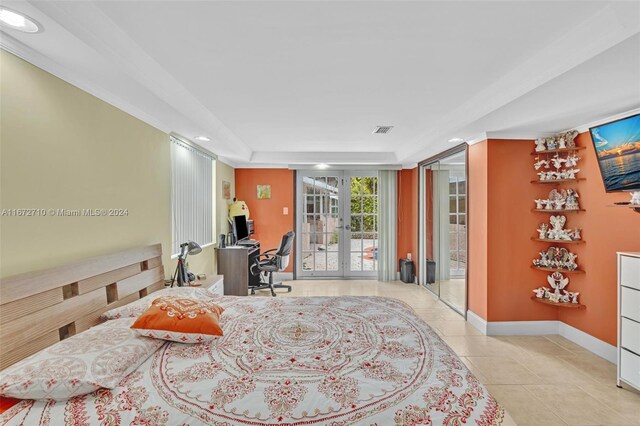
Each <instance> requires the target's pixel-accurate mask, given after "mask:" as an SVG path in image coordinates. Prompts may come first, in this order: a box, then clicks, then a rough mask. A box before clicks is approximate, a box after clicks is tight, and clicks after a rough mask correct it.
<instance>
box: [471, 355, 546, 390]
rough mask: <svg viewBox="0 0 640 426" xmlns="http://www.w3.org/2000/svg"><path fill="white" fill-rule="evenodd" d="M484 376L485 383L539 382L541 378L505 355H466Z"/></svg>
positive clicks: (516, 383)
mask: <svg viewBox="0 0 640 426" xmlns="http://www.w3.org/2000/svg"><path fill="white" fill-rule="evenodd" d="M466 358H467V359H468V360H469V362H471V363H472V364H473V365H474V366H475V367H476V368H477V370H478V371H479V372H480V373H481V374H482V376H484V377H485V378H486V381H485V382H483V383H485V384H495V385H518V384H519V385H521V384H540V383H542V381H541V379H540V378H539V377H538V376H536V375H535V374H533V373H532V372H531V371H529V370H527V369H526V368H525V367H524V366H523V365H522V364H520V363H519V362H517V361H515V360H514V359H512V358H507V357H491V356H487V357H473V356H470V357H466Z"/></svg>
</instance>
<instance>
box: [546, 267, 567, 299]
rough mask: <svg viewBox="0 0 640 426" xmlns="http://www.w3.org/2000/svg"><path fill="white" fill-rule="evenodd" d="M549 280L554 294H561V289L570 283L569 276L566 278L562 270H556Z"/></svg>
mask: <svg viewBox="0 0 640 426" xmlns="http://www.w3.org/2000/svg"><path fill="white" fill-rule="evenodd" d="M547 282H548V283H549V285H550V286H551V288H553V290H554V292H553V294H555V295H557V296H560V291H561V290H564V288H565V287H566V286H568V285H569V278H565V276H564V275H562V274H561V273H560V272H554V273H553V274H551V275H549V276H548V277H547Z"/></svg>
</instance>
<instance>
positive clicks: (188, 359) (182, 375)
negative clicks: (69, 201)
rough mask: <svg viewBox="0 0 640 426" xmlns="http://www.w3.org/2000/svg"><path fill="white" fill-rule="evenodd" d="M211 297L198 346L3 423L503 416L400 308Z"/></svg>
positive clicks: (339, 300)
mask: <svg viewBox="0 0 640 426" xmlns="http://www.w3.org/2000/svg"><path fill="white" fill-rule="evenodd" d="M144 288H146V287H144ZM145 296H146V294H145ZM148 297H153V295H151V296H148ZM211 297H212V298H215V301H216V303H218V304H219V305H221V306H222V307H223V308H224V309H225V312H224V314H223V315H222V316H221V322H220V325H221V326H222V329H223V331H224V336H222V337H220V338H218V339H216V340H214V341H212V342H209V343H201V344H182V343H174V342H167V343H165V344H163V345H162V346H161V347H159V349H158V350H157V351H155V352H154V353H153V354H152V355H151V356H150V357H149V358H148V359H147V360H146V361H145V362H144V363H143V364H142V365H140V367H138V368H137V370H135V371H134V372H133V373H131V374H130V375H128V376H127V377H126V378H125V379H124V380H122V382H120V383H119V384H118V385H117V386H116V387H115V388H113V389H110V390H107V389H100V390H98V391H95V392H93V393H89V394H87V395H82V396H77V397H74V398H71V399H68V400H62V401H32V400H22V401H20V402H19V403H17V404H15V405H14V406H12V407H11V408H9V409H8V410H7V411H5V412H4V413H3V414H1V415H0V424H7V425H33V424H43V425H59V424H68V425H199V424H207V425H216V426H230V425H356V424H357V425H379V426H382V425H427V424H433V425H439V424H446V425H460V424H475V425H494V424H500V423H501V421H502V418H503V415H504V412H503V410H502V408H501V407H500V406H499V405H498V404H497V402H496V400H495V399H494V398H493V397H492V396H491V395H490V394H489V393H488V391H487V390H486V388H485V387H484V386H483V385H482V384H480V383H479V382H478V380H477V379H476V378H475V377H474V376H473V374H471V372H470V371H469V370H468V369H467V368H466V366H465V365H464V364H463V363H462V362H461V361H460V359H459V358H458V357H457V356H456V355H455V354H454V353H453V351H452V350H451V349H450V348H449V347H448V346H447V345H446V344H445V343H444V342H443V341H442V340H441V339H440V338H439V337H438V335H437V334H436V333H435V332H434V331H433V330H432V329H431V328H430V327H429V326H428V325H427V324H426V323H424V322H423V321H422V320H421V319H420V318H418V317H417V316H416V315H415V314H414V312H413V311H412V309H411V308H410V307H409V306H407V305H406V304H404V303H403V302H400V301H398V300H395V299H389V298H381V297H300V298H266V297H265V298H262V297H234V296H217V295H211ZM104 309H105V307H102V308H100V309H99V310H104Z"/></svg>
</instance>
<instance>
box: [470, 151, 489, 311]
mask: <svg viewBox="0 0 640 426" xmlns="http://www.w3.org/2000/svg"><path fill="white" fill-rule="evenodd" d="M488 146H489V143H488V141H483V142H480V143H476V144H475V145H471V146H470V147H469V165H468V169H469V172H468V173H469V176H468V177H469V190H468V196H467V197H468V200H467V202H468V204H469V208H468V210H469V212H468V213H469V214H468V216H467V218H468V219H467V220H468V223H469V225H468V230H467V232H468V233H469V236H468V240H469V243H468V244H469V253H468V261H467V262H468V264H467V266H468V268H469V270H468V280H469V282H468V284H467V301H468V304H469V307H468V308H469V309H470V310H471V311H473V312H474V313H476V314H478V315H479V316H481V317H482V318H484V319H485V320H486V319H487V282H488V276H487V241H488V236H487V227H488V223H487V217H488V212H487V197H488V184H489V183H488V150H489V148H488Z"/></svg>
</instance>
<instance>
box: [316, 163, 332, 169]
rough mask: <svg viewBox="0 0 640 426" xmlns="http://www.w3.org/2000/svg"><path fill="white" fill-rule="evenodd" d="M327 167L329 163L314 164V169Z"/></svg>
mask: <svg viewBox="0 0 640 426" xmlns="http://www.w3.org/2000/svg"><path fill="white" fill-rule="evenodd" d="M328 168H329V165H328V164H325V163H320V164H317V165H316V169H321V170H324V169H328Z"/></svg>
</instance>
